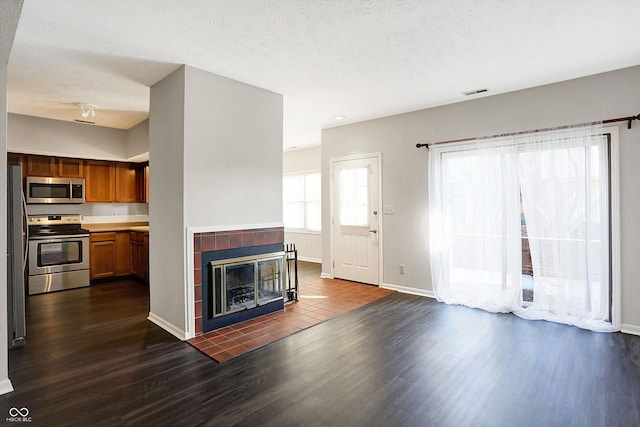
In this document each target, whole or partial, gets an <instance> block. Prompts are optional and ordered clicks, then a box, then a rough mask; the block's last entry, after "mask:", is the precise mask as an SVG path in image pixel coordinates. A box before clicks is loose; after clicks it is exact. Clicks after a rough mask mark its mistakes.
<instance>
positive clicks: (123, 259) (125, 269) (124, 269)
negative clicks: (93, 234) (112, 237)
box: [116, 231, 131, 277]
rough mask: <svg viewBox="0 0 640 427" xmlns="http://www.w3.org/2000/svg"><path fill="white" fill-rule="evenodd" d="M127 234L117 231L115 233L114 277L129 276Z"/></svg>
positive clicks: (126, 232)
mask: <svg viewBox="0 0 640 427" xmlns="http://www.w3.org/2000/svg"><path fill="white" fill-rule="evenodd" d="M129 262H130V261H129V232H128V231H118V232H117V233H116V276H117V277H121V276H128V275H129V274H131V271H130V270H131V267H130V266H129Z"/></svg>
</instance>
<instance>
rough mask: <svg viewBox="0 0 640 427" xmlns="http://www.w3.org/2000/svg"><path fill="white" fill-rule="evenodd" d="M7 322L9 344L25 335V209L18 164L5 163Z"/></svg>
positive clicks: (20, 341) (19, 341)
mask: <svg viewBox="0 0 640 427" xmlns="http://www.w3.org/2000/svg"><path fill="white" fill-rule="evenodd" d="M7 175H8V176H7V252H8V253H7V256H8V257H7V317H8V321H7V325H8V329H9V330H8V332H9V333H8V338H9V348H14V347H19V346H22V345H24V342H25V336H26V324H25V323H26V322H25V287H24V269H25V267H26V264H27V242H28V240H29V239H28V237H29V236H28V228H27V211H26V206H27V205H26V203H25V199H24V193H23V192H22V165H21V164H12V165H8V167H7Z"/></svg>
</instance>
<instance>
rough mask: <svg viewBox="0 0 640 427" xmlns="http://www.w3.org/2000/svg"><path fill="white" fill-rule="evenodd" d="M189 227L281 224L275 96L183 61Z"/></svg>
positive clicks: (278, 116)
mask: <svg viewBox="0 0 640 427" xmlns="http://www.w3.org/2000/svg"><path fill="white" fill-rule="evenodd" d="M186 82H187V85H186V92H185V112H184V113H185V132H184V155H185V158H184V162H185V170H184V179H185V187H184V193H185V210H184V211H185V222H186V225H187V226H189V227H202V226H212V225H216V226H220V225H235V224H258V223H275V222H278V223H280V222H282V95H279V94H277V93H274V92H269V91H267V90H264V89H260V88H257V87H255V86H250V85H247V84H244V83H240V82H237V81H235V80H231V79H227V78H225V77H221V76H217V75H215V74H211V73H208V72H206V71H202V70H198V69H196V68H193V67H189V66H187V67H186Z"/></svg>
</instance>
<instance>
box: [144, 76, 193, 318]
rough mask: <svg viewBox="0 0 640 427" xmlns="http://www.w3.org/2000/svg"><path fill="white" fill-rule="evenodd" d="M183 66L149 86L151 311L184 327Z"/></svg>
mask: <svg viewBox="0 0 640 427" xmlns="http://www.w3.org/2000/svg"><path fill="white" fill-rule="evenodd" d="M184 78H185V71H184V67H180V68H179V69H178V70H177V71H175V72H173V73H172V74H170V75H169V76H167V77H165V78H164V79H163V80H161V81H159V82H158V83H156V84H155V85H154V86H153V87H151V100H150V108H149V141H150V144H149V148H150V150H149V170H150V171H153V172H151V175H152V176H151V181H152V185H151V186H150V187H149V188H150V194H149V199H150V203H149V229H150V230H151V232H150V234H149V294H150V296H149V299H150V316H151V315H152V314H153V315H155V316H158V318H159V319H161V320H162V321H164V322H167V323H168V324H170V325H173V326H175V327H176V328H178V329H182V330H183V329H184V327H185V315H184V312H185V304H186V303H185V268H186V266H185V250H186V249H185V239H184V226H185V224H184V203H185V202H184V191H183V189H184V102H185V101H184V97H185V94H184V92H185V90H184V85H185V83H184Z"/></svg>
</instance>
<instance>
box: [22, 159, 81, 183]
mask: <svg viewBox="0 0 640 427" xmlns="http://www.w3.org/2000/svg"><path fill="white" fill-rule="evenodd" d="M24 157H25V163H26V174H27V176H42V177H63V178H82V177H83V176H84V160H83V159H73V158H68V157H51V156H37V155H25V156H24Z"/></svg>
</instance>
